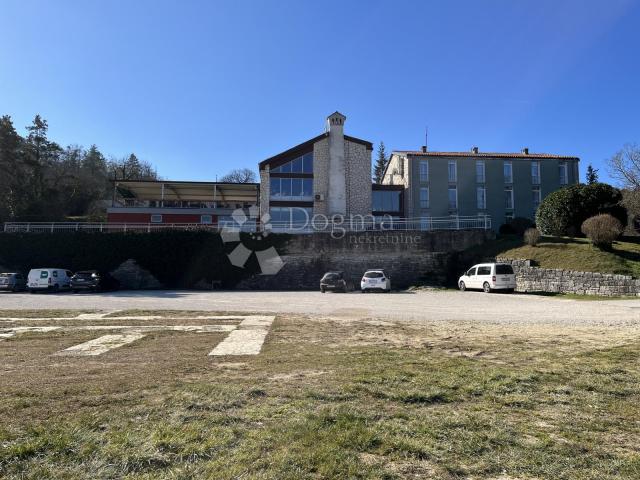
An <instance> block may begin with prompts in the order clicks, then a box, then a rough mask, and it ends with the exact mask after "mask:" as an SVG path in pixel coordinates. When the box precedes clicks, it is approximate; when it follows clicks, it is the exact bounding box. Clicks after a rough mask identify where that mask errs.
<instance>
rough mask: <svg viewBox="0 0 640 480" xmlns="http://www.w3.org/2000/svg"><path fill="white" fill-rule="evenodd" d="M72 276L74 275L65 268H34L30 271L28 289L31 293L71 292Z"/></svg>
mask: <svg viewBox="0 0 640 480" xmlns="http://www.w3.org/2000/svg"><path fill="white" fill-rule="evenodd" d="M72 275H73V273H71V272H70V271H69V270H65V269H64V268H33V269H31V270H29V276H28V277H27V288H28V289H29V291H30V292H31V293H35V292H37V291H41V290H49V291H52V292H58V291H60V290H69V289H70V288H71V277H72Z"/></svg>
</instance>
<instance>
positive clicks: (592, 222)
mask: <svg viewBox="0 0 640 480" xmlns="http://www.w3.org/2000/svg"><path fill="white" fill-rule="evenodd" d="M622 230H623V227H622V223H621V222H620V220H618V219H617V218H615V217H613V216H612V215H609V214H607V213H605V214H601V215H596V216H594V217H591V218H588V219H587V220H585V221H584V223H583V224H582V233H584V234H585V235H586V236H587V237H589V240H591V243H593V244H594V245H595V246H596V247H599V248H611V244H612V243H613V241H614V240H615V239H616V238H618V237H619V236H620V234H621V233H622Z"/></svg>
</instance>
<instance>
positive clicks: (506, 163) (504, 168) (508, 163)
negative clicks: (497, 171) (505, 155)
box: [502, 160, 513, 183]
mask: <svg viewBox="0 0 640 480" xmlns="http://www.w3.org/2000/svg"><path fill="white" fill-rule="evenodd" d="M507 166H508V167H509V176H507V173H506V172H507ZM502 173H503V174H504V183H513V162H512V161H511V160H505V161H504V164H503V166H502Z"/></svg>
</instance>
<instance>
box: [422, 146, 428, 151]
mask: <svg viewBox="0 0 640 480" xmlns="http://www.w3.org/2000/svg"><path fill="white" fill-rule="evenodd" d="M422 153H427V146H426V145H422Z"/></svg>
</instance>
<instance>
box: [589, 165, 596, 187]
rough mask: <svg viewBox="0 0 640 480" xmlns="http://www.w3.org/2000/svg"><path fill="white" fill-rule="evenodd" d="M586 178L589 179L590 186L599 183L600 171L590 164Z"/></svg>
mask: <svg viewBox="0 0 640 480" xmlns="http://www.w3.org/2000/svg"><path fill="white" fill-rule="evenodd" d="M586 177H587V183H588V184H589V185H592V184H594V183H598V169H597V168H593V166H592V165H591V164H589V165H588V166H587V173H586Z"/></svg>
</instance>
